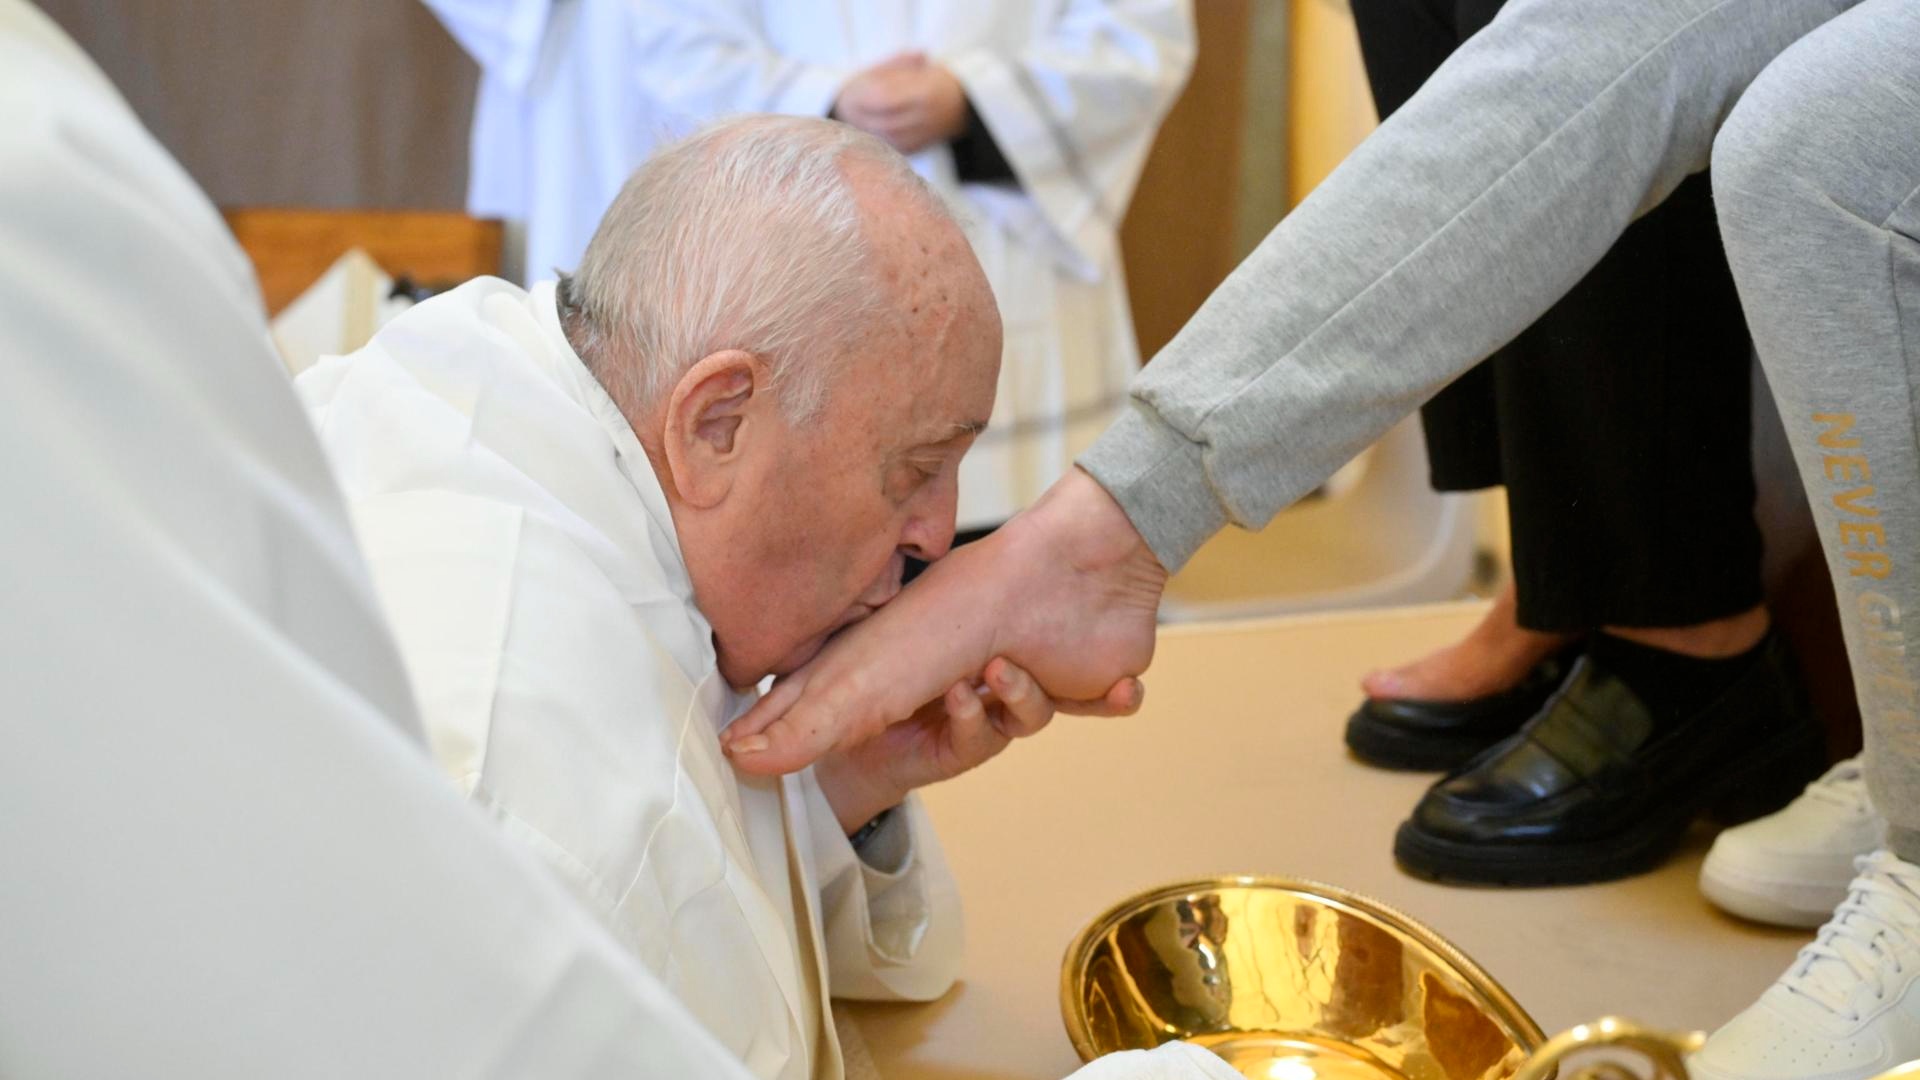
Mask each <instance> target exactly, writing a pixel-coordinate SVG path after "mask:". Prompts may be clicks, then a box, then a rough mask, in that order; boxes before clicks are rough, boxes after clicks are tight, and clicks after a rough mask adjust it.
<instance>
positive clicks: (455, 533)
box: [297, 278, 960, 1080]
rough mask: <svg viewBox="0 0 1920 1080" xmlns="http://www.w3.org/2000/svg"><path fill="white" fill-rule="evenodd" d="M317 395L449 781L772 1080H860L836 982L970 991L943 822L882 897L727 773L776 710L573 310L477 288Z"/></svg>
mask: <svg viewBox="0 0 1920 1080" xmlns="http://www.w3.org/2000/svg"><path fill="white" fill-rule="evenodd" d="M297 385H298V387H299V389H300V390H301V392H302V394H303V395H304V396H305V397H306V399H307V401H308V402H309V404H310V405H311V407H312V417H313V420H314V424H315V426H316V427H317V429H318V430H319V432H320V435H321V440H322V443H323V444H324V446H325V448H326V451H327V454H328V456H329V457H330V458H331V459H332V461H333V462H334V464H335V467H336V469H337V471H338V473H339V475H340V478H341V482H342V483H343V485H344V486H345V488H346V493H347V497H348V502H349V505H350V507H351V509H352V513H353V518H354V524H355V528H356V531H357V532H358V534H359V536H360V539H361V543H362V545H363V546H364V548H365V550H366V552H367V557H368V560H369V562H370V563H371V565H372V567H373V576H374V583H375V586H376V588H377V590H378V592H379V594H380V596H381V599H382V601H383V603H384V605H385V607H386V610H387V613H388V615H389V617H390V619H391V620H392V623H393V625H394V628H395V632H396V634H397V635H398V637H399V640H400V646H401V653H402V655H403V656H404V657H406V659H407V664H408V670H409V672H410V674H411V676H412V679H413V685H414V688H415V692H416V693H417V695H418V697H419V700H420V706H421V710H422V712H423V714H424V716H425V719H426V725H427V730H428V735H429V738H430V740H431V742H432V744H433V748H434V752H435V755H436V756H437V757H438V759H439V761H440V764H441V765H442V767H443V768H445V769H446V771H447V772H448V774H449V775H450V776H452V777H453V778H454V779H455V780H456V781H457V782H458V783H459V784H460V786H461V787H462V788H463V789H465V790H466V791H467V792H468V793H470V795H471V796H472V798H473V799H474V800H475V801H476V802H477V803H478V804H479V805H480V806H482V807H483V808H484V809H485V810H486V811H487V812H488V813H489V814H490V815H491V816H492V817H494V818H495V819H496V820H498V821H499V822H500V823H501V825H502V827H503V828H505V829H506V830H507V832H508V833H509V834H510V835H513V836H515V837H517V838H519V839H520V840H522V841H524V842H525V843H527V844H528V845H529V846H530V847H532V848H533V849H534V850H535V851H538V852H539V853H540V854H541V855H542V856H543V857H545V858H546V859H547V860H548V861H549V862H550V863H551V864H552V865H553V866H554V867H555V868H556V870H558V871H559V873H560V874H561V876H562V877H563V878H564V879H565V880H566V881H567V882H568V883H569V884H570V885H571V886H572V887H573V889H574V891H575V892H576V893H577V894H578V895H579V896H580V898H581V899H582V900H583V901H584V902H585V903H586V904H587V905H588V906H589V907H590V908H592V909H593V910H594V911H596V912H597V913H598V914H599V915H600V917H601V918H602V919H603V920H604V921H605V922H606V924H607V925H608V927H609V928H611V929H612V930H613V931H614V932H615V934H616V935H617V936H619V937H620V938H621V940H622V941H624V942H625V943H626V944H627V946H628V947H629V948H630V949H632V950H633V951H634V953H635V954H636V955H637V956H639V957H640V959H641V961H642V962H643V963H644V964H645V965H646V966H647V967H648V968H649V969H650V970H652V971H654V972H656V973H658V974H659V975H660V977H661V978H662V979H663V980H665V982H666V983H667V985H668V987H669V988H670V989H672V990H673V991H674V992H675V993H676V994H677V995H679V997H680V998H681V1000H682V1001H684V1002H685V1003H686V1004H687V1005H688V1007H689V1008H691V1009H692V1011H693V1012H694V1014H695V1015H696V1016H698V1017H699V1018H700V1019H701V1020H702V1021H703V1022H705V1023H706V1025H707V1026H708V1028H709V1029H710V1030H712V1031H713V1032H714V1034H715V1035H716V1036H718V1037H719V1039H720V1041H721V1043H722V1044H723V1045H725V1046H727V1047H728V1048H730V1049H731V1050H733V1051H734V1052H735V1053H736V1054H738V1055H739V1056H740V1057H741V1058H742V1059H743V1060H745V1061H746V1062H747V1064H748V1066H749V1068H750V1069H751V1070H752V1071H753V1073H754V1074H755V1075H757V1076H761V1077H766V1078H774V1077H780V1078H786V1080H804V1078H807V1077H815V1076H819V1077H838V1076H839V1075H840V1073H841V1066H840V1059H839V1048H838V1043H837V1041H836V1040H835V1038H834V1037H833V1035H832V1031H831V1021H830V1019H829V1018H828V1016H827V1012H826V999H827V986H828V983H827V980H828V978H829V973H830V975H831V980H832V989H833V992H834V993H836V994H839V995H841V996H858V997H868V998H912V999H931V998H933V997H937V996H939V995H940V994H941V993H943V992H944V991H945V990H946V989H947V987H948V986H949V985H950V984H951V983H952V981H953V979H954V977H955V975H956V974H957V971H958V963H959V956H960V913H959V901H958V896H957V893H956V891H955V890H954V888H953V883H952V881H951V879H950V878H949V877H948V875H947V872H946V868H945V866H944V864H943V861H942V859H941V856H940V853H939V846H938V843H937V841H936V840H935V838H934V836H933V834H932V831H931V829H930V828H929V827H928V825H927V822H926V820H925V817H924V813H923V812H922V811H921V810H920V808H919V804H918V801H917V800H911V799H910V800H909V802H908V806H907V812H906V813H905V814H904V815H898V816H896V818H895V819H892V820H890V823H889V826H888V829H887V830H885V831H883V833H882V834H881V835H880V836H878V837H876V838H875V840H874V842H873V847H872V848H870V849H869V853H870V854H871V853H872V852H873V851H875V850H879V851H880V853H881V857H879V858H877V859H876V860H875V861H876V862H879V863H881V864H882V865H885V866H887V867H888V868H889V869H890V870H891V871H892V872H887V873H883V872H881V871H880V870H876V869H874V868H873V867H872V866H869V865H867V864H866V863H864V862H862V861H861V860H860V859H859V858H857V857H856V856H855V854H854V852H853V849H852V848H851V846H850V845H849V844H848V843H847V839H846V837H845V835H844V834H843V833H842V832H841V830H840V828H839V827H838V824H837V823H836V821H835V819H834V815H833V812H832V809H831V807H830V806H829V805H828V804H827V802H826V799H825V796H824V795H823V794H822V793H821V791H820V786H819V784H818V783H817V782H816V781H815V779H814V775H813V772H812V770H806V771H803V772H801V773H799V774H796V775H794V776H789V777H785V778H782V779H766V778H755V777H747V776H743V775H739V774H736V773H735V772H734V770H733V769H732V767H731V766H730V765H729V764H728V762H727V760H726V759H725V757H724V755H722V753H721V751H720V745H719V738H718V736H719V732H720V730H721V729H722V728H723V727H725V725H726V724H727V723H728V722H729V721H731V720H732V719H733V718H734V717H735V716H737V715H738V714H739V713H741V712H743V711H745V709H746V707H747V706H748V705H749V704H751V702H752V700H753V697H754V695H753V694H751V693H747V694H742V693H737V692H735V691H733V690H732V689H731V688H729V687H728V686H727V684H726V682H725V680H724V679H723V678H722V677H721V676H720V674H719V672H718V669H717V667H716V661H715V654H714V647H713V641H712V628H711V627H710V626H709V625H708V623H707V621H706V619H705V618H704V617H702V616H701V614H700V612H699V610H698V609H697V608H696V607H695V605H694V600H693V590H692V585H691V584H690V582H689V580H688V576H687V570H686V565H685V562H684V560H683V558H682V555H681V552H680V549H679V543H678V540H677V539H676V537H675V534H674V529H673V520H672V517H671V516H670V514H669V513H668V509H667V503H666V499H665V497H664V495H663V494H662V493H661V489H660V486H659V483H658V481H657V480H656V478H655V475H654V472H653V469H652V466H651V465H650V464H649V463H648V460H647V457H646V454H645V452H644V451H643V450H642V449H641V448H640V444H639V443H638V441H637V440H636V439H635V437H634V433H633V431H632V429H631V428H630V427H629V426H628V424H627V421H626V419H625V418H624V417H622V416H621V414H620V413H619V411H618V410H617V409H616V408H615V406H614V404H613V402H612V400H611V399H610V398H608V397H607V395H606V393H605V392H604V391H603V390H602V389H601V387H600V385H599V384H598V383H597V382H596V381H595V380H594V379H593V377H592V375H591V374H589V373H588V371H587V369H586V367H585V366H584V365H583V364H582V363H581V362H580V360H579V359H578V358H577V357H576V356H575V354H574V352H573V350H572V348H571V347H570V346H569V345H568V343H567V340H566V338H565V336H564V334H563V333H562V332H561V329H560V323H559V319H558V317H557V315H556V313H555V310H554V290H553V285H552V284H551V283H547V284H543V285H540V286H536V287H535V289H534V290H533V291H532V292H531V294H529V293H528V292H526V291H523V290H522V289H520V288H519V287H518V286H515V285H510V284H508V283H506V282H504V281H500V280H498V279H492V278H486V279H480V280H477V281H473V282H469V283H468V284H466V285H463V286H461V287H460V288H458V289H456V290H454V291H452V292H450V293H448V294H445V295H443V296H439V297H435V298H433V299H431V300H428V301H426V302H425V303H423V304H421V305H419V306H417V307H415V308H413V309H412V310H410V311H408V312H407V313H405V314H403V315H401V316H400V317H399V318H397V319H396V320H395V321H394V322H392V323H391V324H389V325H388V326H387V327H385V328H384V329H382V330H381V331H380V333H378V334H376V335H375V337H374V339H373V341H372V342H371V343H369V344H368V345H367V347H365V348H364V349H361V350H359V351H357V352H355V353H353V354H351V355H349V356H346V357H342V358H333V359H328V360H323V361H321V363H320V364H319V365H317V366H316V367H314V368H313V369H311V370H309V371H308V372H307V373H306V374H304V375H302V376H301V378H300V379H299V381H298V384H297ZM888 849H891V850H888Z"/></svg>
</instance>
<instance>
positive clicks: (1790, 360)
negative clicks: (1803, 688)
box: [1713, 0, 1920, 861]
mask: <svg viewBox="0 0 1920 1080" xmlns="http://www.w3.org/2000/svg"><path fill="white" fill-rule="evenodd" d="M1713 180H1714V194H1715V197H1716V199H1717V201H1718V203H1719V207H1720V228H1721V233H1722V236H1723V237H1724V239H1725V241H1726V246H1727V255H1728V260H1729V262H1730V263H1731V264H1732V266H1733V271H1734V278H1735V280H1736V281H1737V282H1738V283H1739V287H1740V295H1741V299H1742V301H1743V302H1744V304H1745V306H1746V311H1747V319H1748V322H1749V325H1750V327H1751V329H1752V332H1753V337H1754V343H1755V346H1756V347H1757V348H1758V350H1759V353H1760V359H1761V362H1762V363H1763V364H1764V365H1765V366H1766V369H1767V378H1768V380H1769V382H1770V383H1771V384H1772V386H1773V391H1774V394H1775V396H1776V397H1777V398H1778V399H1779V403H1780V413H1781V416H1782V417H1783V418H1784V419H1785V420H1786V425H1787V432H1788V436H1789V438H1790V439H1791V441H1792V443H1793V449H1794V454H1795V457H1796V459H1797V460H1798V463H1799V466H1800V473H1801V477H1802V479H1803V480H1804V482H1805V484H1806V488H1807V495H1808V499H1809V501H1810V502H1811V503H1812V505H1813V509H1814V514H1815V516H1816V518H1817V520H1818V522H1819V526H1820V531H1821V540H1822V543H1823V545H1824V547H1825V549H1826V553H1827V561H1828V565H1829V568H1830V570H1831V572H1832V574H1833V579H1834V587H1835V593H1836V595H1837V596H1838V598H1839V601H1840V605H1841V615H1842V619H1843V621H1844V623H1845V626H1846V631H1845V632H1846V638H1847V649H1848V653H1849V655H1850V657H1851V660H1852V665H1853V675H1854V681H1855V683H1856V685H1857V687H1858V689H1859V694H1860V702H1861V711H1862V714H1863V716H1864V719H1865V729H1866V742H1867V779H1868V784H1869V786H1870V789H1871V791H1872V793H1873V799H1874V803H1875V805H1876V806H1877V807H1878V808H1879V810H1880V811H1881V812H1882V813H1884V814H1885V815H1886V817H1887V819H1888V822H1889V823H1890V824H1891V826H1892V837H1891V844H1892V847H1893V849H1894V851H1895V853H1896V854H1898V855H1900V856H1901V857H1902V858H1905V859H1908V860H1910V861H1920V439H1917V438H1916V421H1920V413H1917V412H1916V408H1915V403H1916V394H1917V393H1920V384H1917V383H1916V380H1920V5H1916V4H1914V3H1912V2H1911V0H1866V2H1864V3H1862V4H1860V5H1859V6H1858V7H1856V8H1854V9H1853V10H1852V11H1850V12H1848V13H1846V14H1843V15H1841V16H1839V17H1838V18H1835V19H1834V20H1833V21H1831V22H1829V23H1827V24H1826V25H1825V26H1823V27H1821V28H1820V29H1818V30H1816V31H1814V32H1813V33H1812V34H1810V35H1808V36H1807V37H1806V38H1804V39H1802V40H1801V41H1799V42H1797V43H1795V44H1794V45H1793V46H1791V47H1790V48H1788V49H1787V50H1786V51H1784V52H1783V53H1782V54H1781V55H1780V57H1779V58H1778V59H1776V60H1775V61H1774V63H1773V64H1772V65H1771V66H1769V67H1768V68H1767V69H1766V70H1765V71H1764V72H1762V73H1761V74H1760V76H1759V77H1758V78H1757V79H1756V80H1755V81H1754V82H1753V84H1752V86H1751V87H1750V88H1749V89H1748V90H1747V93H1746V95H1745V96H1744V97H1743V98H1741V100H1740V104H1739V105H1738V106H1737V107H1736V108H1735V109H1734V111H1733V113H1732V115H1731V116H1730V117H1729V119H1728V121H1727V123H1726V125H1725V126H1724V127H1723V128H1722V130H1721V132H1720V135H1719V138H1718V140H1717V141H1716V142H1715V144H1714V149H1713Z"/></svg>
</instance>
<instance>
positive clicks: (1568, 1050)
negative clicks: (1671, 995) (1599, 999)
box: [1513, 1016, 1706, 1080]
mask: <svg viewBox="0 0 1920 1080" xmlns="http://www.w3.org/2000/svg"><path fill="white" fill-rule="evenodd" d="M1705 1041H1706V1036H1705V1035H1703V1034H1701V1033H1700V1032H1698V1031H1688V1032H1674V1031H1655V1030H1653V1029H1652V1028H1646V1027H1641V1026H1640V1025H1639V1024H1636V1023H1634V1022H1633V1021H1631V1020H1622V1019H1620V1018H1619V1017H1617V1016H1608V1017H1605V1018H1602V1019H1600V1020H1595V1021H1594V1022H1593V1023H1591V1024H1581V1025H1580V1026H1578V1027H1575V1028H1570V1029H1568V1030H1566V1031H1563V1032H1561V1033H1560V1034H1558V1035H1555V1036H1554V1037H1553V1038H1551V1039H1548V1040H1547V1045H1545V1046H1543V1047H1541V1048H1540V1049H1539V1050H1537V1051H1535V1052H1534V1055H1533V1056H1532V1057H1530V1058H1528V1059H1527V1060H1526V1063H1525V1064H1523V1065H1521V1066H1520V1071H1519V1072H1517V1073H1514V1074H1513V1077H1514V1080H1553V1077H1554V1075H1555V1072H1556V1070H1557V1069H1559V1067H1560V1065H1561V1063H1562V1062H1564V1061H1565V1060H1566V1059H1567V1057H1568V1056H1570V1055H1573V1054H1580V1055H1589V1054H1591V1053H1592V1052H1593V1051H1595V1050H1599V1049H1602V1048H1604V1049H1608V1050H1624V1051H1628V1052H1630V1053H1633V1054H1635V1055H1638V1057H1640V1058H1642V1059H1644V1060H1645V1064H1646V1065H1647V1066H1648V1067H1649V1068H1651V1069H1652V1070H1653V1071H1652V1072H1646V1073H1643V1072H1629V1071H1627V1070H1626V1069H1625V1068H1623V1067H1621V1066H1620V1065H1618V1064H1614V1063H1610V1062H1599V1063H1596V1064H1593V1065H1589V1066H1587V1067H1585V1068H1583V1069H1580V1070H1578V1071H1576V1072H1571V1073H1568V1074H1566V1075H1565V1076H1562V1077H1561V1078H1560V1080H1636V1078H1638V1077H1642V1076H1644V1077H1646V1080H1687V1065H1686V1058H1687V1055H1688V1054H1691V1053H1693V1052H1694V1051H1695V1050H1698V1049H1700V1044H1701V1043H1703V1042H1705Z"/></svg>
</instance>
